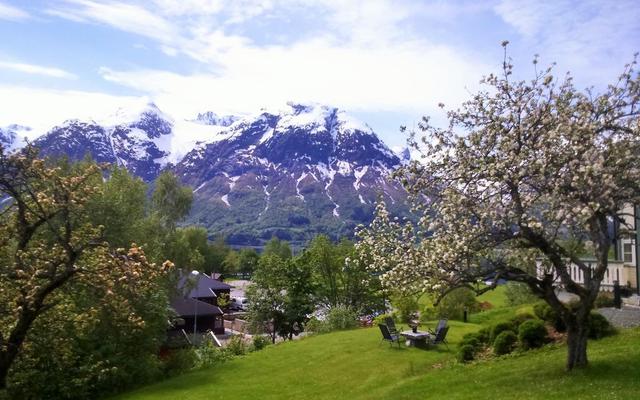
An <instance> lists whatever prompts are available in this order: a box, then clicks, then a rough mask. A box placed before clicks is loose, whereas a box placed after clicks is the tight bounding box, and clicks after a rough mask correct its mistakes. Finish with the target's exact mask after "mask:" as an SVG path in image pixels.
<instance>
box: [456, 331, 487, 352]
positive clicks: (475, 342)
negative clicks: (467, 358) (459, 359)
mask: <svg viewBox="0 0 640 400" xmlns="http://www.w3.org/2000/svg"><path fill="white" fill-rule="evenodd" d="M485 343H486V341H484V340H483V337H482V336H481V335H479V334H478V333H477V332H473V333H467V334H465V335H464V336H463V337H462V339H461V340H460V343H459V344H458V346H459V347H463V346H466V345H470V346H473V348H474V349H476V350H478V349H480V348H482V345H483V344H485Z"/></svg>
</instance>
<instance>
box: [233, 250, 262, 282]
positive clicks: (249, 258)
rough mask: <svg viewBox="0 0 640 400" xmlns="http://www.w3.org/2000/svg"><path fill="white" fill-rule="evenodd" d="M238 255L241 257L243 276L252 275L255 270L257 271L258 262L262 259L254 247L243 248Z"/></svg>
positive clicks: (240, 268)
mask: <svg viewBox="0 0 640 400" xmlns="http://www.w3.org/2000/svg"><path fill="white" fill-rule="evenodd" d="M238 256H239V258H240V261H239V263H240V267H239V270H240V273H242V275H243V276H250V275H251V274H253V271H255V269H256V268H257V266H258V262H259V261H260V256H259V255H258V252H257V251H255V250H254V249H242V250H240V252H239V254H238Z"/></svg>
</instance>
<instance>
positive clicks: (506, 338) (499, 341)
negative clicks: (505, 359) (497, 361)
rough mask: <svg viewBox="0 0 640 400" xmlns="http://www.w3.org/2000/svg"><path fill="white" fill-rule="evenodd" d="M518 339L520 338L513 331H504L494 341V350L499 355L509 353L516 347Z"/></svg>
mask: <svg viewBox="0 0 640 400" xmlns="http://www.w3.org/2000/svg"><path fill="white" fill-rule="evenodd" d="M517 340H518V338H517V337H516V334H515V333H514V332H513V331H509V330H507V331H502V332H501V333H500V334H499V335H498V337H496V340H495V341H494V342H493V352H494V353H495V354H496V355H498V356H500V355H503V354H509V353H511V351H512V350H513V348H514V347H515V344H516V341H517Z"/></svg>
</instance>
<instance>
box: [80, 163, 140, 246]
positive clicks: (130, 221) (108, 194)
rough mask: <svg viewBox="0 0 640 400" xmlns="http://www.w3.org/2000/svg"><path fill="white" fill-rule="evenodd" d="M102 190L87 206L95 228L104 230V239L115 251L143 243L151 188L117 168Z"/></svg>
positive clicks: (110, 174) (111, 171)
mask: <svg viewBox="0 0 640 400" xmlns="http://www.w3.org/2000/svg"><path fill="white" fill-rule="evenodd" d="M96 178H98V179H101V177H100V176H97V175H96ZM97 184H98V185H100V184H99V183H97ZM101 186H102V190H101V191H100V193H99V194H96V195H94V196H92V198H91V200H90V201H89V202H88V204H87V209H88V210H87V212H88V214H89V218H90V220H91V222H92V223H93V225H94V226H99V225H102V226H103V227H104V230H103V232H102V236H103V238H104V239H105V240H106V241H107V242H108V243H109V244H110V245H111V246H113V247H128V246H130V245H131V243H133V242H139V240H140V239H141V238H142V237H143V235H142V230H143V229H144V228H143V225H144V224H145V218H146V210H145V205H146V204H147V185H146V184H145V183H144V182H143V181H142V179H140V178H137V177H134V176H133V175H131V174H130V173H129V172H128V171H127V170H126V169H124V168H120V167H113V168H112V169H111V170H110V171H109V174H108V179H107V180H106V182H104V183H102V184H101Z"/></svg>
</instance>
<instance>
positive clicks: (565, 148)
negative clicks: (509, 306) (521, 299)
mask: <svg viewBox="0 0 640 400" xmlns="http://www.w3.org/2000/svg"><path fill="white" fill-rule="evenodd" d="M504 46H505V60H504V65H503V71H502V74H501V76H497V75H493V74H491V75H489V76H487V77H485V78H484V79H483V80H482V83H484V84H485V85H487V86H488V89H487V90H484V91H480V92H478V93H477V94H475V95H474V96H473V97H472V98H471V99H470V100H469V101H467V102H466V103H464V104H463V105H462V107H461V108H460V109H458V110H453V111H449V112H448V118H449V125H448V126H447V127H445V128H443V129H440V128H437V127H434V126H433V125H431V123H430V120H429V118H424V119H423V121H422V123H421V124H420V126H419V129H420V131H421V132H422V134H423V136H422V137H420V136H419V134H418V133H415V132H414V133H412V134H411V137H410V142H411V144H412V145H413V146H414V149H415V150H416V151H418V152H421V153H422V157H421V161H420V162H413V163H411V164H410V165H408V166H406V167H403V168H401V169H400V171H399V172H398V174H397V176H398V178H399V179H401V181H402V182H403V184H404V186H405V187H406V188H407V189H408V191H409V193H410V194H411V197H412V200H413V204H414V206H415V207H416V210H417V212H418V213H419V215H418V223H417V224H415V225H414V224H410V223H403V222H401V221H394V220H393V219H392V218H391V217H390V216H389V214H388V212H386V209H385V207H384V206H383V205H380V206H379V207H378V209H377V211H378V212H377V216H376V219H375V220H374V222H373V223H372V225H371V226H370V228H369V229H368V230H365V231H363V232H361V234H360V237H361V240H362V243H363V246H364V247H365V248H366V249H367V250H368V253H367V254H368V255H367V257H369V258H370V259H372V260H373V261H374V262H373V268H374V269H376V270H382V271H386V272H385V273H384V276H383V280H384V281H385V282H387V284H389V285H392V286H394V287H397V288H401V289H406V290H410V291H411V290H424V291H427V292H431V293H436V294H437V295H439V296H442V295H444V294H446V293H447V292H449V291H450V290H452V289H454V288H457V287H464V286H467V287H469V288H471V289H473V288H475V285H474V283H475V282H477V281H479V280H481V279H482V278H483V277H485V276H487V275H489V274H491V275H492V276H495V278H496V279H498V278H506V279H507V280H510V281H516V282H522V283H524V284H526V285H527V286H528V287H529V288H530V289H531V291H532V292H533V293H534V294H535V295H536V296H538V297H540V298H542V299H544V300H545V301H546V302H547V303H548V304H549V305H550V306H551V307H552V308H553V309H554V310H555V311H556V312H557V313H558V314H559V315H560V316H561V318H562V320H563V321H564V323H565V324H566V326H567V333H568V339H567V341H568V354H567V362H566V368H567V369H568V370H571V369H573V368H574V367H583V366H586V365H587V363H588V360H587V335H588V319H589V314H590V311H591V309H592V308H593V304H594V301H595V299H596V296H597V295H598V292H599V289H600V284H601V282H602V279H603V277H604V274H605V272H606V270H607V265H608V253H609V249H610V247H611V243H612V242H613V241H614V240H615V239H616V237H614V236H613V234H612V231H611V230H609V225H610V223H611V221H613V220H617V221H623V219H622V217H623V215H622V211H621V210H623V209H624V206H625V205H626V204H628V203H635V204H637V203H639V202H640V158H638V154H640V135H639V134H640V130H639V127H640V125H639V123H638V115H639V113H640V75H639V74H637V73H636V72H635V71H634V67H635V64H636V62H635V61H634V62H633V63H632V64H630V65H628V66H627V67H626V68H625V70H624V73H623V74H622V75H621V77H620V79H619V81H618V82H617V83H615V84H614V85H611V86H609V87H608V88H607V89H606V90H605V91H604V92H602V93H601V94H596V93H593V91H592V90H587V91H586V92H580V91H578V90H576V89H575V88H574V86H573V83H572V80H571V77H570V76H567V77H566V78H565V79H564V80H562V81H557V80H556V79H555V78H554V77H553V76H552V74H551V69H546V70H544V71H541V72H536V74H535V76H534V78H533V79H532V80H531V81H515V80H513V78H512V69H513V67H512V65H511V63H510V61H509V60H508V59H507V58H506V42H505V43H504ZM427 198H428V199H429V201H425V199H427ZM622 223H624V222H622ZM565 233H571V234H572V235H573V236H574V237H584V238H587V239H588V240H589V241H591V242H592V243H593V253H594V256H595V259H596V261H595V262H594V263H593V265H588V264H587V263H585V262H584V261H583V260H581V259H580V258H579V256H578V255H577V254H576V253H575V252H574V251H572V250H571V249H570V248H567V247H565V246H564V245H563V242H561V241H560V239H563V235H564V234H565ZM523 258H524V259H529V260H535V259H536V258H540V259H542V260H544V262H543V264H542V265H541V267H542V268H543V273H540V274H537V273H532V272H530V271H527V270H526V269H523V268H522V264H521V261H522V259H523ZM570 264H573V265H575V266H577V267H578V268H579V269H580V271H582V275H583V276H585V277H587V279H585V282H584V284H579V283H578V282H576V281H575V280H573V279H572V278H571V275H570V273H569V269H568V266H569V265H570ZM558 283H560V284H562V286H563V287H564V288H565V290H567V291H568V292H570V293H573V294H575V295H576V296H578V298H579V301H578V303H577V304H575V306H569V305H566V304H563V303H562V302H561V301H560V300H559V299H558V297H557V295H556V292H555V290H554V287H555V286H556V285H557V284H558ZM490 289H492V287H489V288H487V289H483V290H490Z"/></svg>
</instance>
